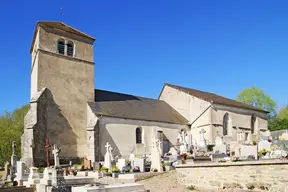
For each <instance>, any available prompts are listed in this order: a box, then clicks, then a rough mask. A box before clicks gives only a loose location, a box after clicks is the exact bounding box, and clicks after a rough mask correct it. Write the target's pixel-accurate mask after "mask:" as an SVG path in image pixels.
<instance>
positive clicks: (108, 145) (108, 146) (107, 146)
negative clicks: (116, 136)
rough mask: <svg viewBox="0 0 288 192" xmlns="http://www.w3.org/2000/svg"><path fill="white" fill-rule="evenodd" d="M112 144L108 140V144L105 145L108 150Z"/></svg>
mask: <svg viewBox="0 0 288 192" xmlns="http://www.w3.org/2000/svg"><path fill="white" fill-rule="evenodd" d="M110 146H111V145H110V144H109V143H108V142H107V143H106V145H105V147H106V152H109V148H110Z"/></svg>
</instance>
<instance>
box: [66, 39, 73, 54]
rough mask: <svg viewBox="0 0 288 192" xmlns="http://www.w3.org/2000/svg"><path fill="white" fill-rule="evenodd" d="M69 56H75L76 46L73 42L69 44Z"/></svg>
mask: <svg viewBox="0 0 288 192" xmlns="http://www.w3.org/2000/svg"><path fill="white" fill-rule="evenodd" d="M67 55H68V56H71V57H73V56H74V44H73V43H72V42H68V43H67Z"/></svg>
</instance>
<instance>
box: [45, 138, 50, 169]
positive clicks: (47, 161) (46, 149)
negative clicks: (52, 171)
mask: <svg viewBox="0 0 288 192" xmlns="http://www.w3.org/2000/svg"><path fill="white" fill-rule="evenodd" d="M50 147H51V145H50V144H49V139H48V137H46V145H45V151H46V167H50V163H49V149H50Z"/></svg>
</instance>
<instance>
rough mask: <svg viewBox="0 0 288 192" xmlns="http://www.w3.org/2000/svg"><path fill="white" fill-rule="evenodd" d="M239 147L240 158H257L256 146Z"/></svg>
mask: <svg viewBox="0 0 288 192" xmlns="http://www.w3.org/2000/svg"><path fill="white" fill-rule="evenodd" d="M239 148H240V149H241V154H240V157H241V159H257V156H258V154H257V146H253V145H240V146H239Z"/></svg>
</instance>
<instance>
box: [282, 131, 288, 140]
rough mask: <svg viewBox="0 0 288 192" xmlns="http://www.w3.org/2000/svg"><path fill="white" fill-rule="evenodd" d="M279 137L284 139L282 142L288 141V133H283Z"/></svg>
mask: <svg viewBox="0 0 288 192" xmlns="http://www.w3.org/2000/svg"><path fill="white" fill-rule="evenodd" d="M281 137H282V138H283V139H284V140H286V141H287V140H288V133H283V134H282V135H281Z"/></svg>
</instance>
